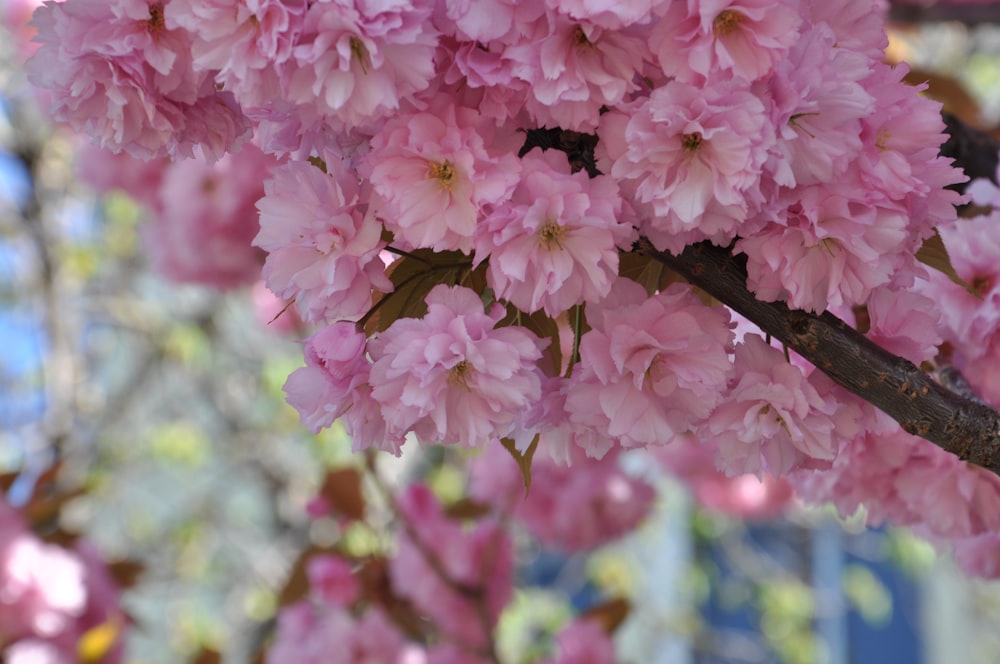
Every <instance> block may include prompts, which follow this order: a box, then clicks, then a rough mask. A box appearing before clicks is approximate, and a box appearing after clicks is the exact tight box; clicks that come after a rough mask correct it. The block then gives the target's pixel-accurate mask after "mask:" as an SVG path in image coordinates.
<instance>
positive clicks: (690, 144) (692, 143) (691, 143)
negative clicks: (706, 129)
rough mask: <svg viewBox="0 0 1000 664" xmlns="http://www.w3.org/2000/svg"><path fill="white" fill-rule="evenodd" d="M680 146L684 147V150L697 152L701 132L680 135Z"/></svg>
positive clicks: (699, 145)
mask: <svg viewBox="0 0 1000 664" xmlns="http://www.w3.org/2000/svg"><path fill="white" fill-rule="evenodd" d="M681 146H682V147H683V148H684V152H688V153H691V152H697V151H698V148H700V147H701V134H699V133H698V132H694V133H692V134H684V135H683V136H681Z"/></svg>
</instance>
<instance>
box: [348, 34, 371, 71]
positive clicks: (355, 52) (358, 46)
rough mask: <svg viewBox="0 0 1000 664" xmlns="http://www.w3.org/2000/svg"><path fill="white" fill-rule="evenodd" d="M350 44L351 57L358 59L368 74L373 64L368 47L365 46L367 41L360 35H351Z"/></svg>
mask: <svg viewBox="0 0 1000 664" xmlns="http://www.w3.org/2000/svg"><path fill="white" fill-rule="evenodd" d="M350 44H351V59H352V60H357V61H358V66H360V67H361V71H362V72H363V73H365V74H367V73H368V69H369V68H370V67H371V65H372V60H371V56H370V55H369V54H368V48H367V47H365V43H364V42H363V41H361V39H360V38H358V37H351V39H350Z"/></svg>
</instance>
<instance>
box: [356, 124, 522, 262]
mask: <svg viewBox="0 0 1000 664" xmlns="http://www.w3.org/2000/svg"><path fill="white" fill-rule="evenodd" d="M495 133H496V130H495V129H493V128H490V127H487V126H486V125H485V124H484V123H483V122H482V121H481V120H480V119H479V118H478V114H477V112H476V111H474V110H473V109H470V108H456V107H454V106H451V105H448V106H446V107H444V108H443V109H439V110H438V111H437V112H433V113H431V112H426V113H423V112H422V113H407V114H402V115H399V116H397V117H395V118H393V119H392V120H390V121H388V122H387V123H386V124H385V126H384V127H383V128H382V130H381V131H380V132H379V133H377V134H376V135H375V136H374V137H373V138H372V141H371V151H370V152H369V153H368V154H367V155H366V157H365V160H364V164H365V166H364V167H365V169H366V171H367V172H368V173H369V177H370V179H371V183H372V186H373V188H374V190H375V193H376V194H377V197H376V198H375V200H374V202H373V205H374V206H375V210H376V213H377V214H378V216H379V217H380V218H381V219H383V221H384V223H385V226H386V228H387V229H388V230H390V231H392V232H393V233H394V238H395V241H397V244H399V245H400V246H402V247H403V248H415V247H426V248H431V249H435V250H437V251H445V250H459V251H463V252H467V253H468V252H471V251H472V242H473V234H474V233H475V230H476V224H477V222H478V221H479V219H480V217H481V214H482V212H481V210H482V209H483V208H484V207H485V206H488V205H492V204H496V203H499V202H500V201H502V200H504V199H505V198H507V197H508V196H510V192H511V189H512V188H513V187H514V185H515V184H516V182H517V177H518V171H519V165H518V162H517V159H516V158H515V157H514V155H513V154H510V153H506V154H502V153H501V154H494V153H493V152H492V151H491V149H490V148H491V146H490V145H489V144H488V142H487V141H488V140H489V139H490V138H491V137H492V136H493V134H495Z"/></svg>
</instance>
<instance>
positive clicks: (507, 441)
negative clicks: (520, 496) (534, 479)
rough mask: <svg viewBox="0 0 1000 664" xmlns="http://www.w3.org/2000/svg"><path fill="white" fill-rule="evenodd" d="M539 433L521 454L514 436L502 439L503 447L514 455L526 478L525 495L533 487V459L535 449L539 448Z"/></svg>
mask: <svg viewBox="0 0 1000 664" xmlns="http://www.w3.org/2000/svg"><path fill="white" fill-rule="evenodd" d="M539 435H540V434H537V433H536V434H535V437H534V438H533V439H532V440H531V445H528V449H526V450H525V451H524V454H521V451H520V450H519V449H517V445H516V444H515V443H514V440H513V439H512V438H504V439H502V440H501V441H500V444H501V445H503V448H504V449H505V450H507V451H508V452H510V455H511V456H512V457H514V461H515V462H516V463H517V467H518V468H520V469H521V478H522V479H523V480H524V495H528V490H529V489H531V460H532V459H533V458H534V456H535V450H537V449H538V438H539Z"/></svg>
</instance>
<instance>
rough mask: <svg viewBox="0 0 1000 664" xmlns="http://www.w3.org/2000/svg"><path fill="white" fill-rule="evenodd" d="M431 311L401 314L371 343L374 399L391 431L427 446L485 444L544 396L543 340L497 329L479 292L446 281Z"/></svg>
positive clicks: (497, 310)
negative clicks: (540, 366)
mask: <svg viewBox="0 0 1000 664" xmlns="http://www.w3.org/2000/svg"><path fill="white" fill-rule="evenodd" d="M426 301H427V307H428V310H427V315H426V316H424V318H422V319H419V320H418V319H414V318H400V319H398V320H396V321H395V322H394V323H393V324H392V325H391V326H390V327H389V329H387V330H386V331H385V332H383V333H381V334H380V335H379V336H377V337H376V338H374V339H373V340H372V341H371V342H370V343H369V350H370V352H371V356H372V358H373V360H374V365H373V366H372V368H371V385H372V397H373V398H374V399H375V400H376V401H378V402H379V403H380V404H381V406H382V413H383V415H384V417H385V420H386V422H387V423H388V425H389V429H390V431H392V432H395V433H398V434H400V435H402V434H403V433H405V432H407V431H413V433H414V434H416V437H417V439H418V440H419V441H420V442H421V443H424V444H434V443H444V444H450V445H463V446H466V447H479V446H482V445H484V444H486V442H487V441H489V440H491V439H493V438H503V437H504V436H507V435H508V434H510V433H511V432H512V431H513V430H514V429H515V427H516V426H517V424H518V422H519V420H520V419H521V418H522V416H523V414H524V413H525V412H526V411H527V410H528V408H529V407H530V406H531V405H532V404H533V403H534V402H535V401H536V400H537V399H538V398H539V397H540V396H541V372H540V371H539V369H538V367H537V365H536V362H537V360H538V359H539V358H540V357H541V355H542V352H541V349H542V347H543V344H542V342H541V341H540V340H539V339H538V338H537V337H536V336H535V335H534V334H532V333H531V332H529V331H528V330H527V329H525V328H522V327H515V326H511V327H501V328H497V329H494V327H495V326H496V324H497V323H498V322H499V321H500V320H501V319H502V318H503V317H504V315H505V310H504V307H503V306H501V305H499V304H495V305H493V307H491V308H490V310H489V312H488V313H484V312H483V303H482V300H480V298H479V295H477V294H476V293H475V292H474V291H472V290H470V289H468V288H464V287H451V288H449V287H448V286H445V285H444V284H439V285H438V286H435V287H434V289H433V290H432V291H431V292H430V293H429V294H428V295H427V298H426Z"/></svg>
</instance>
